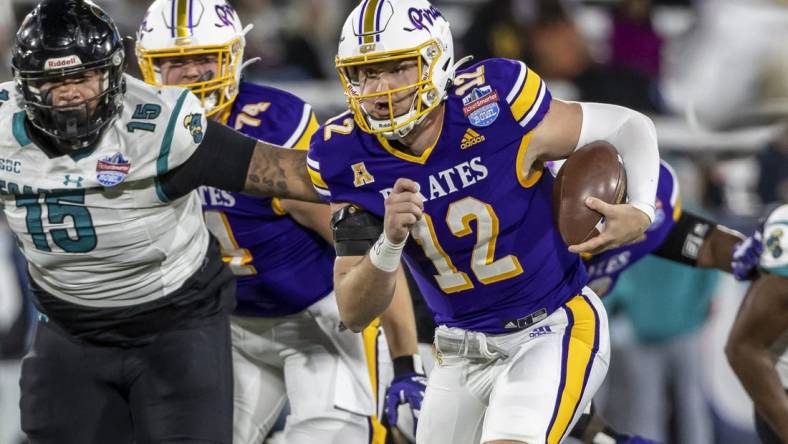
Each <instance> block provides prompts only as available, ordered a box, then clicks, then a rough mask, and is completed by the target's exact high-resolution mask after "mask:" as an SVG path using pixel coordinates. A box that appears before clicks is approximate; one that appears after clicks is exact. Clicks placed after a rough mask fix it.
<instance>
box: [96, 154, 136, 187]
mask: <svg viewBox="0 0 788 444" xmlns="http://www.w3.org/2000/svg"><path fill="white" fill-rule="evenodd" d="M130 169H131V162H130V161H129V160H128V159H126V158H125V157H123V153H115V154H113V155H111V156H105V157H102V158H101V159H99V161H98V162H96V180H98V182H99V183H100V184H102V185H104V186H105V187H114V186H115V185H117V184H119V183H121V182H123V181H124V180H125V179H126V176H128V174H129V170H130Z"/></svg>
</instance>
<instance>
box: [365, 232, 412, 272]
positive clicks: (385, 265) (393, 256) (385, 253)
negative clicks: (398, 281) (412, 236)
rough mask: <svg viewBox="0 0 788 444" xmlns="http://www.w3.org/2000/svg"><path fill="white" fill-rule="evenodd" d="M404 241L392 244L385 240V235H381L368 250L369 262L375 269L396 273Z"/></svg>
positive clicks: (406, 239)
mask: <svg viewBox="0 0 788 444" xmlns="http://www.w3.org/2000/svg"><path fill="white" fill-rule="evenodd" d="M407 241H408V238H407V237H406V238H405V240H403V241H402V242H400V243H399V244H394V243H392V242H391V241H390V240H388V239H386V233H385V232H384V233H382V234H381V235H380V237H379V238H378V240H377V241H375V243H374V244H373V245H372V248H370V249H369V261H370V262H372V265H374V266H375V268H378V269H380V270H383V271H387V272H392V271H396V270H397V267H399V260H400V257H402V248H404V247H405V242H407Z"/></svg>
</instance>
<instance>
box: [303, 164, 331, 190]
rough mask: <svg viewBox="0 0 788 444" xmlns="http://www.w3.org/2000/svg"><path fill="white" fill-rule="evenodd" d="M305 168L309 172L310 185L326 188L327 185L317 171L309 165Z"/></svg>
mask: <svg viewBox="0 0 788 444" xmlns="http://www.w3.org/2000/svg"><path fill="white" fill-rule="evenodd" d="M306 170H307V172H308V173H309V178H310V179H312V185H314V186H316V187H318V188H322V189H324V190H327V189H328V185H326V183H325V182H324V181H323V178H322V177H320V172H319V171H315V170H313V169H312V168H310V167H309V166H307V167H306Z"/></svg>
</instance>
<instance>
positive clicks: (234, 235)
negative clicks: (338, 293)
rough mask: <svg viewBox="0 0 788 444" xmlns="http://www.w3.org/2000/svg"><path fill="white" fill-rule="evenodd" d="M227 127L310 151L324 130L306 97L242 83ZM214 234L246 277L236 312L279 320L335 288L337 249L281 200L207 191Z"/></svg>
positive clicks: (206, 205)
mask: <svg viewBox="0 0 788 444" xmlns="http://www.w3.org/2000/svg"><path fill="white" fill-rule="evenodd" d="M227 125H229V126H230V127H233V128H235V129H236V130H238V131H241V132H242V133H244V134H247V135H249V136H251V137H254V138H256V139H259V140H265V141H266V142H270V143H275V144H278V145H283V146H286V147H292V148H295V149H306V148H307V147H308V144H309V139H310V138H311V136H312V134H313V133H314V132H315V130H316V129H317V127H318V124H317V120H316V119H315V116H314V113H313V112H312V108H311V107H310V106H309V105H308V104H306V103H304V102H303V101H302V100H301V99H299V98H297V97H295V96H293V95H291V94H289V93H286V92H284V91H280V90H277V89H275V88H270V87H266V86H260V85H255V84H252V83H246V82H242V83H241V88H240V92H239V94H238V97H237V98H236V99H235V103H234V104H233V108H232V112H231V114H230V117H229V119H228V122H227ZM200 191H201V197H202V199H203V209H204V211H205V220H206V223H207V224H208V228H209V229H210V230H211V233H213V235H214V236H216V237H217V238H218V239H219V241H220V242H221V244H222V250H223V252H222V253H223V255H224V259H225V261H226V262H228V263H229V265H230V268H231V269H232V270H233V272H234V274H235V275H236V276H237V279H238V290H237V296H236V298H237V300H238V306H237V308H236V313H237V314H239V315H242V316H264V317H276V316H284V315H288V314H292V313H296V312H299V311H301V310H303V309H305V308H306V307H308V306H309V305H311V304H312V303H313V302H315V301H316V300H318V299H320V298H321V297H323V296H325V295H326V294H328V293H329V292H330V291H331V290H332V288H333V265H334V249H333V247H332V246H331V245H330V244H329V243H327V242H326V241H324V240H323V239H322V238H321V237H320V236H319V235H318V234H317V233H314V232H313V231H311V230H309V229H307V228H304V227H302V226H301V225H299V224H298V223H296V222H295V220H293V219H292V218H291V217H288V216H287V215H286V214H285V213H284V211H282V209H281V208H280V206H279V204H278V201H277V200H276V199H270V198H261V197H251V196H246V195H243V194H239V193H230V192H226V191H222V190H217V189H215V188H210V187H201V190H200Z"/></svg>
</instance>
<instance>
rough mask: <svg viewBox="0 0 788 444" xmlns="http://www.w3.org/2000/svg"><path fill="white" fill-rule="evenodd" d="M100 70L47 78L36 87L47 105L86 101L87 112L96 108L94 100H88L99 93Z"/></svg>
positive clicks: (57, 105) (77, 105)
mask: <svg viewBox="0 0 788 444" xmlns="http://www.w3.org/2000/svg"><path fill="white" fill-rule="evenodd" d="M101 75H102V72H100V71H97V70H93V71H85V72H81V73H79V74H74V75H70V76H67V77H63V78H60V79H57V80H47V81H44V82H42V83H40V84H39V85H36V87H37V88H38V89H39V90H40V91H41V96H42V97H44V98H45V99H44V100H45V102H46V104H47V105H51V106H56V107H68V106H69V105H74V107H75V108H76V107H79V106H82V104H83V103H87V106H88V111H89V113H93V111H95V109H96V101H95V100H90V99H93V98H94V97H97V96H98V95H99V94H100V93H101Z"/></svg>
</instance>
